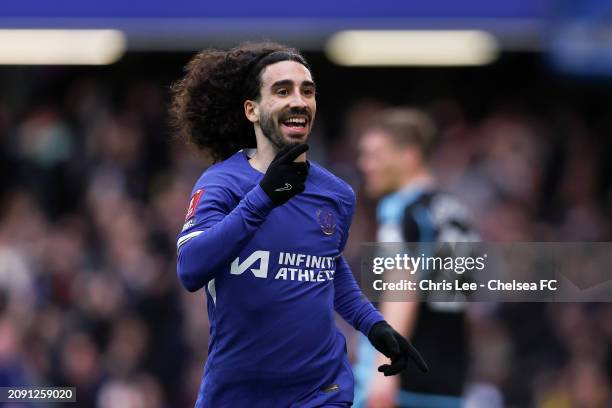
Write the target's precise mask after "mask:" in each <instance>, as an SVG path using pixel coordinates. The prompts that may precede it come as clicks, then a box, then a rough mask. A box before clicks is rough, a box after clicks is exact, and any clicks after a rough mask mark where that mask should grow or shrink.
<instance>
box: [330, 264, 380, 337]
mask: <svg viewBox="0 0 612 408" xmlns="http://www.w3.org/2000/svg"><path fill="white" fill-rule="evenodd" d="M334 289H335V294H334V308H335V309H336V311H337V312H338V314H340V316H342V318H343V319H344V320H346V321H347V322H348V323H349V324H351V325H352V326H353V327H354V328H355V329H357V330H359V331H360V332H362V333H363V334H364V335H366V336H367V335H368V333H369V331H370V329H371V328H372V326H373V325H374V324H376V323H377V322H379V321H382V320H384V319H383V317H382V315H381V314H380V313H379V312H378V310H376V308H375V307H374V306H373V305H372V303H371V302H370V301H369V300H368V299H367V298H366V297H365V296H364V295H363V292H362V291H361V289H360V288H359V285H357V282H356V281H355V278H354V277H353V273H352V272H351V269H350V267H349V265H348V263H347V262H346V260H345V259H344V257H339V258H338V262H337V264H336V273H335V274H334Z"/></svg>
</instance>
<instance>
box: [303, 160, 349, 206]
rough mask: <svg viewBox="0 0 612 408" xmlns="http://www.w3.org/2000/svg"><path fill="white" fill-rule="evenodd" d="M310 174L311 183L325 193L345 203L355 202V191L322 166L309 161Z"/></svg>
mask: <svg viewBox="0 0 612 408" xmlns="http://www.w3.org/2000/svg"><path fill="white" fill-rule="evenodd" d="M310 174H311V180H312V183H313V184H314V185H315V186H317V187H318V188H319V189H321V190H322V191H323V192H324V193H325V194H327V195H329V196H332V197H337V198H338V199H339V200H340V201H342V202H343V203H344V204H346V205H353V204H354V203H355V192H354V191H353V188H352V187H351V186H350V185H349V184H348V183H347V182H346V181H344V180H342V179H341V178H340V177H338V176H336V175H335V174H333V173H332V172H330V171H329V170H327V169H326V168H324V167H323V166H321V165H319V164H318V163H315V162H313V161H310Z"/></svg>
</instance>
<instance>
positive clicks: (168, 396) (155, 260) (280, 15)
mask: <svg viewBox="0 0 612 408" xmlns="http://www.w3.org/2000/svg"><path fill="white" fill-rule="evenodd" d="M141 3H142V2H134V3H133V6H132V8H129V9H123V8H122V7H127V6H125V5H123V6H122V5H121V4H120V2H109V3H108V5H107V6H106V7H107V8H106V9H105V8H100V9H97V8H96V7H93V6H91V4H90V3H88V2H82V3H79V4H81V5H80V6H78V5H77V3H71V2H70V1H67V2H64V3H63V4H64V9H62V8H61V7H59V8H53V9H52V8H47V7H36V6H40V5H39V4H38V5H37V4H36V2H35V1H24V2H21V6H18V5H2V6H0V11H1V13H0V16H1V17H0V28H7V27H10V28H30V27H39V28H41V27H45V28H46V27H64V26H65V27H71V28H75V27H79V28H84V27H106V26H109V25H110V26H111V27H114V28H119V29H122V30H124V32H126V33H127V38H128V50H127V53H126V54H125V55H123V57H122V58H121V59H120V60H119V61H117V62H116V63H114V64H112V65H107V66H96V67H92V66H82V65H77V66H63V65H59V66H50V65H46V66H24V65H3V66H0V385H1V386H8V385H54V386H76V387H77V389H78V398H79V402H78V404H76V405H78V406H83V407H102V408H106V407H125V408H129V407H134V408H136V407H149V408H157V407H187V406H191V405H192V404H193V401H194V399H195V396H196V395H197V387H198V385H199V381H200V377H201V373H202V367H203V362H204V361H205V358H206V344H207V339H208V326H207V323H208V322H207V319H206V313H205V303H204V301H203V299H202V297H203V293H202V292H198V293H196V294H190V293H188V292H186V291H185V290H183V289H182V288H180V286H179V283H178V281H177V278H176V274H175V238H176V235H177V234H178V232H179V230H180V228H181V226H182V221H183V218H184V215H185V211H186V207H187V203H188V200H189V194H190V190H191V187H192V185H193V182H194V181H195V180H196V178H197V177H198V176H199V174H200V173H201V171H202V170H203V169H204V168H205V165H206V163H205V162H204V161H203V159H202V158H201V157H199V156H198V155H197V154H196V153H194V152H193V150H191V149H190V148H189V147H188V146H186V145H185V144H184V143H183V142H182V141H178V140H175V139H174V138H173V136H172V134H171V132H170V131H169V129H168V126H167V104H168V88H169V86H170V84H171V83H172V81H174V80H176V79H177V78H179V76H180V75H181V73H182V67H183V66H184V64H185V63H186V62H187V60H188V59H189V58H190V56H191V55H192V54H193V50H196V49H200V48H205V47H208V46H227V45H229V44H232V43H235V42H236V41H238V40H241V39H258V38H264V37H267V38H273V39H275V40H279V41H284V42H287V43H289V44H291V45H295V46H298V47H301V48H302V49H304V51H305V55H306V57H307V59H308V60H309V62H310V63H311V65H312V68H313V72H314V75H315V79H316V81H317V83H318V89H319V91H318V92H319V95H318V113H317V120H316V126H315V130H314V132H313V134H312V136H311V145H312V153H311V155H310V157H311V158H312V159H314V160H315V161H318V162H320V163H322V164H324V165H325V166H327V167H328V168H330V169H331V170H332V171H334V172H335V173H336V174H338V175H339V176H341V177H342V178H344V179H345V180H347V181H348V182H350V183H351V185H352V186H353V188H354V189H355V191H356V192H357V195H358V209H357V212H356V216H355V220H354V223H353V228H352V235H351V239H350V241H349V245H348V248H347V252H346V253H347V256H348V258H349V259H350V260H351V262H352V264H353V267H354V270H356V271H357V270H358V269H357V268H358V264H359V251H360V248H359V245H360V243H361V242H366V241H372V240H373V239H374V229H375V225H373V222H372V220H373V216H372V214H373V211H374V208H375V207H374V206H375V203H373V202H371V201H368V200H367V199H365V198H364V196H363V195H362V194H359V191H360V180H359V176H358V172H357V170H356V161H355V158H356V152H355V150H354V148H355V144H356V143H355V142H356V138H357V136H358V134H359V130H360V128H361V127H362V124H363V123H364V120H366V119H367V118H368V115H369V114H371V113H372V112H375V111H376V110H377V109H379V108H380V107H381V106H384V105H385V104H415V105H418V106H420V107H423V108H426V109H427V110H429V112H430V113H431V114H432V115H433V117H434V118H435V120H436V123H437V124H438V126H439V128H440V134H441V145H440V147H439V149H438V151H437V152H436V154H435V155H434V159H433V165H434V169H435V172H436V173H437V175H438V176H439V178H440V180H441V182H442V184H443V186H444V187H445V188H446V189H448V190H450V191H452V192H454V193H455V194H457V195H458V196H459V197H460V198H461V199H462V200H463V201H464V202H465V203H466V204H467V205H468V206H469V208H470V210H471V211H472V213H473V214H474V215H475V217H474V219H475V221H476V225H477V227H478V229H479V230H480V232H481V234H482V235H483V237H484V239H486V240H489V241H610V240H611V239H612V218H611V214H612V189H611V187H612V184H611V182H612V180H611V178H612V177H611V175H612V168H611V164H610V163H611V162H612V160H611V159H612V147H611V143H612V139H611V137H610V136H611V134H612V102H611V101H612V81H611V79H612V64H610V63H609V60H610V56H609V55H611V54H612V53H611V52H610V49H609V47H608V46H607V45H606V44H605V41H604V40H602V38H603V39H605V38H607V37H606V34H607V35H609V30H610V27H611V25H610V24H609V23H610V10H611V9H612V7H610V6H609V5H608V4H607V3H608V2H605V1H588V2H583V3H581V5H579V6H578V5H572V4H570V3H571V2H562V1H536V2H527V1H518V2H515V4H513V5H503V4H502V5H497V6H494V5H491V4H488V2H482V1H476V0H473V1H470V2H467V3H466V4H467V5H464V7H463V8H462V7H458V6H457V5H454V4H453V2H450V1H441V0H438V1H433V2H430V3H431V4H430V5H429V6H427V7H426V6H421V7H419V6H416V5H412V6H410V5H407V6H406V5H404V6H397V5H394V3H392V2H385V1H382V2H379V3H380V4H379V5H378V6H379V8H378V9H377V8H376V7H373V8H367V7H365V6H363V5H362V6H359V7H354V8H350V7H348V3H347V2H340V3H337V4H335V6H334V7H333V9H330V8H329V7H332V6H330V5H325V4H324V3H323V2H316V1H315V2H313V3H312V4H311V5H310V6H311V7H309V5H308V4H304V5H303V7H305V9H306V10H303V11H301V12H302V15H301V17H302V18H306V19H307V20H300V21H301V23H300V24H297V25H293V24H291V20H287V19H285V17H287V16H292V17H293V13H292V11H291V9H290V6H289V5H287V4H283V3H281V2H270V5H269V6H267V7H265V6H261V7H259V8H255V9H254V8H253V7H250V8H249V7H247V8H245V4H247V3H246V2H236V3H239V4H237V5H235V4H234V6H235V7H233V8H232V5H233V2H223V4H216V6H210V9H206V8H200V9H197V6H194V4H195V3H194V4H191V3H190V2H189V1H186V2H184V3H185V4H184V7H181V8H180V9H176V8H170V7H165V6H164V3H161V2H153V3H150V4H149V3H147V4H148V6H147V7H145V6H144V4H141ZM88 5H89V6H91V7H88ZM190 6H194V7H196V11H195V12H194V15H191V14H190V13H189V10H190ZM19 7H21V8H19ZM28 7H29V8H28ZM70 7H74V8H72V9H71V8H70ZM139 7H140V9H139ZM292 7H296V6H292ZM326 7H327V8H326ZM496 7H497V8H496ZM143 10H147V11H146V12H145V11H143ZM168 10H171V11H173V12H174V14H172V15H171V16H170V17H171V18H172V19H169V20H168V23H167V24H165V25H161V26H160V24H159V22H160V21H164V20H160V18H161V16H163V15H164V13H167V12H168ZM28 13H29V14H28ZM62 13H63V14H62ZM71 13H72V14H71ZM120 13H125V15H121V14H120ZM130 13H131V14H130ZM156 13H157V15H156ZM391 13H394V14H391ZM390 15H393V16H394V19H393V20H392V19H390V18H389V17H388V16H390ZM186 17H191V19H189V20H182V19H185V18H186ZM205 17H206V18H209V17H210V19H208V20H207V19H205ZM139 19H140V20H139ZM198 19H200V20H198ZM215 19H216V20H215ZM308 19H309V20H308ZM137 20H138V21H137ZM198 21H200V22H201V24H200V25H199V24H198ZM304 21H306V23H307V24H303V23H304ZM182 22H186V23H185V24H182ZM202 22H205V23H202ZM308 22H310V23H308ZM309 24H310V25H309ZM576 24H578V25H580V27H583V28H584V30H582V31H580V30H578V32H579V34H576V30H574V31H572V30H566V28H567V27H574V26H576ZM309 27H310V28H309ZM313 27H318V28H316V29H315V28H313ZM345 28H395V29H397V28H421V29H422V28H429V29H434V28H435V29H444V28H454V29H457V28H477V29H481V30H487V31H489V32H492V33H493V34H494V35H495V36H496V37H497V38H498V41H499V43H500V46H501V52H500V54H499V57H498V58H497V59H496V61H494V62H492V63H491V64H488V65H483V66H472V67H432V66H427V67H343V66H339V65H336V64H334V63H333V62H332V61H330V59H329V58H328V56H327V55H326V54H325V52H324V45H325V41H326V38H327V37H328V35H330V34H332V33H333V32H334V31H335V30H339V29H345ZM585 33H586V34H585ZM576 41H582V43H581V44H583V45H584V44H588V45H589V47H588V50H589V51H588V55H587V56H585V55H584V54H581V53H580V52H577V51H576V49H577V48H579V47H577V48H573V47H571V46H570V45H571V44H575V43H576ZM568 44H569V45H568ZM0 45H1V44H0ZM472 309H473V310H472V312H473V313H471V315H472V318H473V325H472V336H471V338H472V342H471V344H472V355H471V362H472V363H471V369H470V381H469V382H470V390H471V391H469V395H470V396H471V398H472V399H471V400H470V401H471V403H472V404H474V405H471V406H472V407H491V406H493V405H492V404H493V402H492V401H494V400H496V398H497V397H502V398H503V401H504V404H505V406H508V407H528V406H537V407H541V408H553V407H560V408H564V407H607V406H609V405H610V403H611V401H612V391H611V388H610V383H611V381H610V379H611V375H612V353H611V350H612V348H611V340H612V306H610V305H609V304H524V303H521V304H518V303H517V304H496V305H493V304H474V305H473V307H472ZM339 324H340V325H341V326H342V328H343V330H344V331H345V333H346V335H347V337H348V339H349V344H350V345H351V347H350V349H349V351H350V352H351V354H352V353H353V352H354V347H353V341H354V332H353V331H352V330H351V329H349V328H348V327H346V325H345V324H343V322H339ZM449 341H452V339H449ZM245 358H248V356H247V357H245ZM76 405H75V406H76ZM46 406H47V405H46ZM49 406H51V405H49Z"/></svg>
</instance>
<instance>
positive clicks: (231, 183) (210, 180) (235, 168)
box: [193, 151, 247, 192]
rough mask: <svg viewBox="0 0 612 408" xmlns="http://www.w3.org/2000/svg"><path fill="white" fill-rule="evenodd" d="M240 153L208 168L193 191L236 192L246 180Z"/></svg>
mask: <svg viewBox="0 0 612 408" xmlns="http://www.w3.org/2000/svg"><path fill="white" fill-rule="evenodd" d="M243 166H244V158H243V153H242V151H239V152H236V153H235V154H233V155H232V156H230V157H228V158H227V159H225V160H223V161H221V162H217V163H215V164H213V165H211V166H210V167H208V168H207V169H206V170H204V172H203V173H202V175H201V176H200V177H199V178H198V180H197V181H196V183H195V185H194V187H193V191H194V192H195V191H197V190H200V189H206V188H208V189H211V188H212V189H223V190H237V189H239V188H240V186H241V185H242V184H243V183H244V181H245V179H246V178H247V173H246V172H245V171H244V168H243Z"/></svg>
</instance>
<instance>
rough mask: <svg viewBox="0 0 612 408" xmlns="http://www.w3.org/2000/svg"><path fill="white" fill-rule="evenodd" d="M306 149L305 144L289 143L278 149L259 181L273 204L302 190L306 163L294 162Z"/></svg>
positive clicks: (279, 203) (306, 174)
mask: <svg viewBox="0 0 612 408" xmlns="http://www.w3.org/2000/svg"><path fill="white" fill-rule="evenodd" d="M306 151H308V145H307V144H303V143H302V144H298V145H289V146H285V147H283V148H282V149H280V150H279V151H278V153H277V154H276V156H275V157H274V160H272V163H270V166H269V167H268V171H266V174H265V175H264V177H263V179H262V180H261V182H260V183H259V185H260V186H261V188H262V189H263V191H265V192H266V194H267V195H268V197H270V199H271V200H272V202H273V203H274V205H277V206H278V205H281V204H284V203H286V202H287V201H288V200H289V199H290V198H291V197H293V196H295V195H297V194H300V193H301V192H302V191H304V188H305V187H304V183H305V182H306V176H308V163H306V162H299V163H295V162H294V160H295V159H297V157H298V156H299V155H300V154H302V153H304V152H306Z"/></svg>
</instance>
